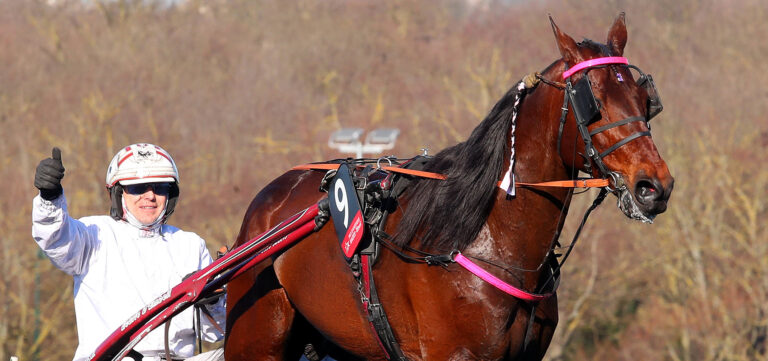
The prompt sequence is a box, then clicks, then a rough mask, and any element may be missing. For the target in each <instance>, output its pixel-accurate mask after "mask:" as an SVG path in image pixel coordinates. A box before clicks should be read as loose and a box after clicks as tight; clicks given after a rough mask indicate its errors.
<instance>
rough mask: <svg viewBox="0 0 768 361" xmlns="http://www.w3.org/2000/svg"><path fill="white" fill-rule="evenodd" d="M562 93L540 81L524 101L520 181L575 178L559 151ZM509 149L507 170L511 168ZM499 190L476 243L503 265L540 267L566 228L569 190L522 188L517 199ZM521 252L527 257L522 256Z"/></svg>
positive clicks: (518, 131)
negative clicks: (491, 252)
mask: <svg viewBox="0 0 768 361" xmlns="http://www.w3.org/2000/svg"><path fill="white" fill-rule="evenodd" d="M562 97H563V95H562V92H558V91H557V89H556V88H553V87H551V86H547V85H544V84H540V85H539V88H538V89H536V90H535V91H533V92H532V93H530V94H529V95H528V96H527V97H526V98H525V99H524V101H523V102H522V104H521V106H520V109H519V114H518V117H517V120H516V127H515V132H514V138H515V145H514V148H515V165H514V170H515V175H516V180H517V181H519V182H542V181H550V180H564V179H569V178H571V176H570V174H569V172H568V170H567V169H566V167H565V166H564V165H563V160H562V159H561V157H560V155H559V154H558V153H557V132H558V125H559V118H560V108H561V105H562V103H561V102H562ZM511 135H512V134H510V136H511ZM510 138H511V137H510ZM509 149H510V147H507V157H505V158H506V159H507V160H506V161H505V165H504V167H503V169H504V171H505V172H506V170H507V169H508V167H509V155H510V151H509ZM502 176H503V174H502ZM498 194H499V195H498V197H497V199H496V203H495V206H494V209H493V210H492V211H491V215H490V217H489V219H488V224H487V227H486V228H485V229H483V231H482V232H481V234H480V235H479V236H478V239H477V242H475V244H474V246H475V248H476V250H477V251H480V252H483V253H487V252H486V251H482V250H484V249H485V250H488V249H492V250H494V251H493V253H494V254H492V255H491V254H488V256H492V257H493V258H496V257H499V258H502V259H500V261H502V262H504V263H507V264H511V265H515V266H518V267H523V268H536V267H537V266H538V265H539V263H540V262H542V260H543V259H544V257H545V256H546V254H547V253H548V252H549V248H550V246H551V242H552V239H553V236H554V235H555V233H556V232H559V231H560V230H561V228H562V225H563V220H564V219H565V215H566V214H567V212H568V204H569V200H570V198H569V196H568V194H569V192H568V190H567V189H557V188H518V189H517V190H516V195H515V197H511V198H510V197H507V196H506V194H504V192H503V191H498ZM505 235H506V237H505ZM510 235H511V236H510ZM521 254H525V255H526V256H525V257H520V255H521Z"/></svg>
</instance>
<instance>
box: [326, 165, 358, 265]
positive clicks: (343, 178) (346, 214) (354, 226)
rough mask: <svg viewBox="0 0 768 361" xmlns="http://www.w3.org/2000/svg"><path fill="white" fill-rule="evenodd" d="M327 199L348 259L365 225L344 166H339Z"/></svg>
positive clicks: (353, 188)
mask: <svg viewBox="0 0 768 361" xmlns="http://www.w3.org/2000/svg"><path fill="white" fill-rule="evenodd" d="M328 197H329V198H330V203H331V218H332V219H333V226H334V227H335V228H336V236H337V237H338V238H339V242H340V243H341V250H342V251H343V253H344V257H346V258H347V259H350V258H352V255H353V254H354V253H355V250H357V246H358V244H360V240H361V239H362V238H363V231H364V230H365V224H364V223H363V212H362V211H360V202H359V201H358V200H357V192H356V191H355V186H354V183H353V182H352V177H351V176H350V174H349V168H348V167H347V165H346V164H342V165H341V166H339V170H338V171H337V172H336V176H335V177H334V178H333V182H331V187H330V189H329V194H328Z"/></svg>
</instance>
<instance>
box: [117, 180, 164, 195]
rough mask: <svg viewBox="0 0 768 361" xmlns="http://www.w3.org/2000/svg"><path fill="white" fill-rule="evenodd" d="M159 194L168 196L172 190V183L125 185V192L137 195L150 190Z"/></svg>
mask: <svg viewBox="0 0 768 361" xmlns="http://www.w3.org/2000/svg"><path fill="white" fill-rule="evenodd" d="M150 189H151V190H152V192H153V193H155V194H157V195H159V196H167V195H168V194H169V193H170V192H171V184H170V183H142V184H131V185H127V186H123V190H124V191H125V193H128V194H131V195H134V196H137V195H141V194H144V193H146V192H147V191H148V190H150Z"/></svg>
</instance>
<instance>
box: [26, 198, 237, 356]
mask: <svg viewBox="0 0 768 361" xmlns="http://www.w3.org/2000/svg"><path fill="white" fill-rule="evenodd" d="M32 236H33V237H34V239H35V242H37V244H38V245H39V246H40V248H42V250H43V251H44V252H45V254H46V255H48V258H50V260H51V262H53V264H54V265H55V266H56V267H57V268H59V269H61V270H62V271H64V272H66V273H68V274H70V275H72V276H73V277H74V281H75V284H74V294H75V314H76V318H77V330H78V338H79V345H78V347H77V351H76V352H75V356H74V360H75V361H80V360H86V359H87V358H88V357H89V356H90V355H91V354H92V353H93V352H94V351H95V350H96V347H98V346H99V345H100V344H101V342H102V341H104V340H105V339H106V338H107V337H108V336H109V335H111V334H112V332H114V331H115V330H116V329H117V328H118V327H120V326H121V325H123V323H125V322H126V321H127V320H128V319H129V318H130V317H131V316H132V315H134V314H135V313H136V312H137V311H139V310H140V309H141V308H142V307H144V306H145V305H147V304H149V303H150V302H152V301H153V300H155V299H156V298H157V297H158V296H160V295H161V294H163V293H164V292H167V291H169V290H170V289H171V288H172V287H173V286H175V285H177V284H178V283H179V282H181V281H182V278H183V277H184V276H185V275H187V274H189V273H190V272H194V271H197V270H199V269H202V268H204V267H206V266H208V265H209V264H210V263H211V262H212V260H211V256H210V254H209V253H208V249H206V247H205V241H204V240H203V239H202V238H200V237H199V236H198V235H196V234H194V233H191V232H184V231H182V230H180V229H178V228H176V227H173V226H169V225H162V226H161V227H158V228H157V229H155V230H154V231H141V230H139V229H138V228H136V227H134V226H132V225H130V224H128V223H127V222H124V221H115V220H114V219H112V218H111V217H110V216H92V217H84V218H81V219H79V220H76V219H73V218H71V217H70V216H69V215H68V213H67V203H66V199H65V197H64V196H63V195H62V196H60V197H58V198H57V199H54V200H53V201H47V200H44V199H42V198H41V197H40V196H39V195H38V196H37V197H35V199H34V201H33V209H32ZM209 309H210V310H211V311H212V314H213V315H214V318H216V320H217V321H219V324H220V325H221V327H222V329H223V328H224V306H223V299H222V300H220V302H219V303H218V304H216V305H214V306H212V307H209ZM192 319H193V312H192V309H191V308H189V309H187V310H185V311H184V312H182V313H180V314H178V315H177V316H175V317H174V318H173V320H172V321H171V326H170V332H169V346H170V350H171V352H172V353H173V354H175V355H177V356H181V357H190V356H192V354H193V353H194V342H195V341H194V339H195V335H194V331H193V328H192V327H193V326H192V324H193V321H192ZM202 323H203V325H202V331H203V338H204V339H205V340H206V341H209V342H214V341H218V340H219V339H221V338H222V337H223V335H221V334H220V333H219V332H218V331H216V329H215V328H214V327H212V326H211V325H210V324H208V322H207V320H206V319H205V317H203V322H202ZM163 333H164V327H159V328H158V329H156V330H154V331H152V332H151V333H150V334H149V335H147V336H146V337H145V338H144V339H143V340H142V341H141V342H140V343H139V344H138V345H136V347H135V348H134V350H136V351H138V352H140V353H142V354H143V355H145V356H150V357H152V356H155V355H159V354H164V350H165V341H164V335H163ZM144 359H145V360H147V359H148V358H147V357H145V358H144ZM149 359H151V358H149Z"/></svg>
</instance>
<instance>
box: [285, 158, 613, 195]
mask: <svg viewBox="0 0 768 361" xmlns="http://www.w3.org/2000/svg"><path fill="white" fill-rule="evenodd" d="M338 168H339V164H338V163H312V164H302V165H297V166H295V167H293V168H291V170H336V169H338ZM358 168H363V166H362V165H360V166H358ZM379 169H380V170H384V171H387V172H392V173H399V174H407V175H410V176H416V177H421V178H428V179H438V180H445V179H446V176H445V175H443V174H440V173H433V172H425V171H420V170H414V169H407V168H400V167H394V166H385V167H380V168H379ZM496 185H497V186H499V187H501V185H502V181H499V182H497V183H496ZM609 185H610V181H609V180H608V179H607V178H584V179H571V180H560V181H547V182H538V183H528V182H515V186H516V187H555V188H602V187H607V186H609ZM502 189H503V188H502Z"/></svg>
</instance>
